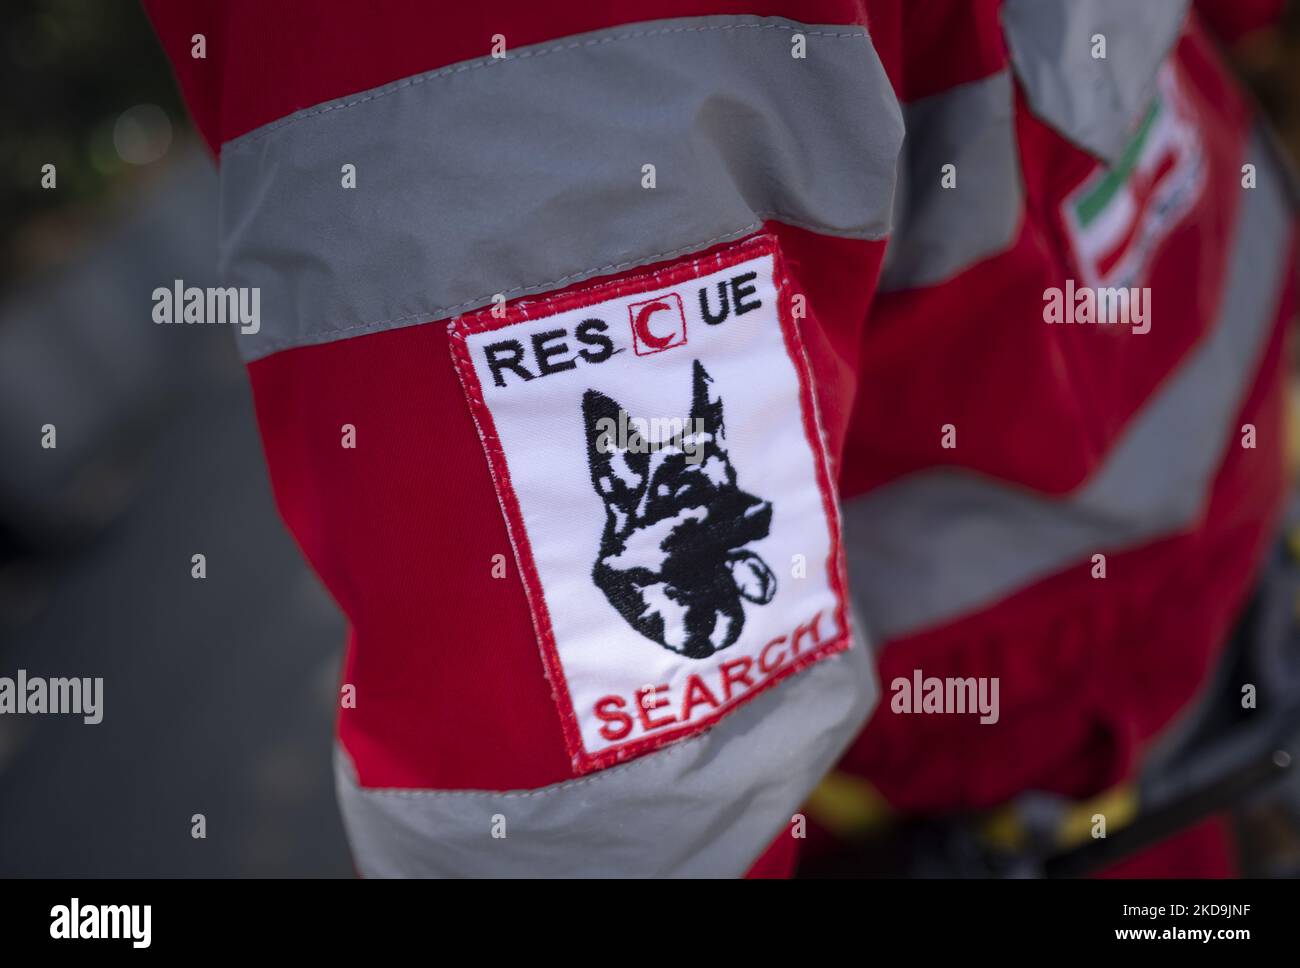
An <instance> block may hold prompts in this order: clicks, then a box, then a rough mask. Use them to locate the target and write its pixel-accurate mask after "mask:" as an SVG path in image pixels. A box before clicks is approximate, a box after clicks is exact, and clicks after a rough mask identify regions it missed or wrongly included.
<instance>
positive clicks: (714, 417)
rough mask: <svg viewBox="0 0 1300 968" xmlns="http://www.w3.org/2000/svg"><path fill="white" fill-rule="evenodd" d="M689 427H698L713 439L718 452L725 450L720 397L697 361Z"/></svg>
mask: <svg viewBox="0 0 1300 968" xmlns="http://www.w3.org/2000/svg"><path fill="white" fill-rule="evenodd" d="M691 426H692V428H696V427H698V428H699V429H701V430H703V431H704V432H705V433H706V434H709V435H710V436H712V438H713V443H714V445H715V446H716V447H717V448H718V450H721V451H725V450H726V449H727V437H726V428H725V427H724V426H723V423H722V397H721V396H720V395H719V394H718V391H717V390H716V389H715V388H714V386H713V377H711V376H709V372H708V370H706V369H704V365H703V364H702V363H701V362H700V361H699V360H696V361H695V379H694V386H693V387H692V388H691Z"/></svg>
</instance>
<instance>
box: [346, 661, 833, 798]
mask: <svg viewBox="0 0 1300 968" xmlns="http://www.w3.org/2000/svg"><path fill="white" fill-rule="evenodd" d="M847 641H848V645H847V646H846V647H845V648H844V649H841V650H840V651H838V652H830V653H827V654H825V655H823V656H821V657H819V658H818V660H817V662H814V663H812V664H811V665H817V664H819V663H821V662H834V661H838V660H843V659H845V658H846V657H847V656H848V654H849V651H850V650H851V648H852V645H853V639H852V637H849V638H848V640H847ZM811 665H810V666H807V667H805V669H802V670H800V671H801V672H802V671H806V669H807V668H810V667H811ZM796 678H797V677H796V676H794V675H790V676H787V677H786V678H785V679H783V680H781V681H780V682H776V683H773V684H772V686H773V687H775V686H780V685H782V684H783V683H788V682H793V681H795V680H796ZM719 722H721V720H719ZM714 725H715V726H716V725H717V724H714ZM708 736H709V733H708V732H701V733H697V734H696V735H694V736H688V737H685V738H683V739H679V740H677V741H676V742H675V743H670V744H668V745H666V746H661V747H660V748H659V749H656V750H652V751H650V752H649V753H645V754H643V755H642V756H641V757H640V758H638V759H635V760H631V761H629V762H626V763H619V764H617V765H615V766H609V767H606V768H604V769H600V770H596V771H595V772H593V773H590V774H588V775H587V776H580V777H575V778H574V779H572V780H564V781H562V782H560V783H556V784H554V785H552V786H548V787H543V788H542V789H540V790H511V791H500V792H498V791H495V790H401V789H397V788H394V787H366V786H362V785H361V783H360V781H359V780H357V779H356V776H355V764H353V776H352V778H351V780H352V785H353V787H354V788H355V789H356V791H357V792H358V793H360V794H362V795H364V796H376V797H399V798H403V799H417V800H420V799H442V798H456V797H462V798H467V799H468V798H484V799H501V800H532V799H536V798H538V797H548V796H554V795H556V794H560V793H567V792H568V791H569V790H572V789H573V788H574V787H580V786H585V785H587V784H590V783H596V782H599V781H609V782H613V781H614V780H616V779H617V778H618V776H619V774H622V773H624V772H626V771H627V770H630V769H634V768H636V767H637V766H638V765H640V764H642V763H645V762H647V761H649V760H650V759H651V758H652V757H653V758H656V759H658V758H662V757H667V756H672V755H675V754H679V753H682V752H685V751H686V750H688V749H691V748H693V747H694V746H695V745H697V744H698V743H700V742H701V741H703V740H704V739H706V738H708ZM348 758H349V759H351V756H350V755H349V757H348Z"/></svg>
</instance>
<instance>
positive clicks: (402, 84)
mask: <svg viewBox="0 0 1300 968" xmlns="http://www.w3.org/2000/svg"><path fill="white" fill-rule="evenodd" d="M713 30H788V31H792V32H796V33H801V34H803V35H804V36H806V37H830V38H838V39H854V38H856V39H859V40H866V39H868V37H867V34H866V32H865V31H862V30H859V31H852V32H847V31H846V32H842V33H835V32H831V31H825V30H808V29H805V28H802V27H799V26H794V25H790V24H774V23H767V24H715V25H712V26H708V27H661V28H659V29H657V30H638V31H630V32H628V33H623V34H614V35H612V36H608V37H593V38H590V39H588V40H584V41H579V42H577V43H572V44H557V45H555V46H552V47H544V48H541V49H534V50H525V51H523V52H522V53H520V54H508V55H507V56H506V57H504V58H489V59H484V60H476V61H472V62H470V63H468V64H460V65H457V66H454V67H442V68H439V69H438V70H435V71H428V72H426V73H424V74H417V75H415V76H414V77H408V78H406V79H405V80H402V81H399V82H397V83H396V84H392V85H390V86H388V87H383V88H380V89H379V90H377V91H375V92H374V93H372V94H367V95H364V96H363V97H359V98H355V99H353V100H351V101H344V102H342V103H339V104H326V105H323V106H321V107H319V108H312V109H309V110H307V111H306V112H304V113H302V114H297V115H294V116H292V117H288V118H284V119H283V120H281V121H275V122H272V123H271V124H269V125H266V126H265V127H263V128H260V129H259V130H257V131H250V132H249V133H248V134H245V135H242V136H240V137H238V138H232V139H231V140H230V141H228V142H226V144H225V146H224V147H223V148H222V152H223V153H224V152H226V151H229V150H233V149H238V148H242V147H243V146H245V145H250V144H254V143H256V142H258V141H262V140H263V139H265V138H268V137H270V136H271V135H272V134H274V133H276V132H277V131H281V130H283V129H285V128H288V127H291V126H293V125H295V124H298V123H299V122H301V121H307V120H310V119H311V118H317V117H320V116H321V115H322V114H327V113H329V112H331V111H341V110H343V109H344V108H351V107H355V106H356V105H358V104H366V103H368V102H370V101H377V100H379V99H380V98H383V97H387V96H388V95H390V94H395V93H397V92H398V91H401V90H404V89H405V88H408V87H414V86H415V85H416V84H423V83H424V82H425V81H433V80H437V79H439V78H443V77H450V76H451V75H453V74H461V73H464V72H465V71H473V70H480V69H482V68H484V67H492V66H494V65H497V64H508V63H510V62H511V61H519V60H525V59H527V58H529V57H545V56H546V55H547V54H554V53H559V52H563V51H569V50H578V49H580V48H583V47H596V46H599V45H601V44H612V43H614V42H615V41H621V40H633V39H636V38H641V37H656V36H661V35H664V34H689V33H706V32H708V31H713Z"/></svg>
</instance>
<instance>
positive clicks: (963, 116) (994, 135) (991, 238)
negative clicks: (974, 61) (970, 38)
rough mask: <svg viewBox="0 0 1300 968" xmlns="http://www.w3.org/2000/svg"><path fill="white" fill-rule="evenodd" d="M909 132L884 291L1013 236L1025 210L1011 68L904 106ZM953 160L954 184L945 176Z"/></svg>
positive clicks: (934, 276)
mask: <svg viewBox="0 0 1300 968" xmlns="http://www.w3.org/2000/svg"><path fill="white" fill-rule="evenodd" d="M903 121H904V126H905V128H906V130H907V138H906V140H905V141H904V142H903V155H902V163H901V164H900V165H899V174H898V180H899V191H898V192H897V193H896V195H895V200H894V237H893V238H892V239H890V242H889V249H888V251H887V253H886V255H885V267H884V269H883V271H882V272H881V279H880V288H881V290H882V291H890V290H895V289H907V288H912V287H917V286H932V285H935V284H937V283H940V282H943V281H944V280H946V279H949V278H951V277H952V276H955V275H957V273H959V272H961V271H962V270H964V269H968V268H970V267H971V266H972V265H974V264H975V263H977V262H980V261H981V260H983V259H987V258H989V257H990V256H993V255H997V254H998V253H999V252H1003V251H1005V250H1006V249H1007V248H1008V247H1010V245H1011V244H1012V243H1013V242H1014V241H1015V238H1016V232H1017V230H1018V229H1019V227H1020V220H1021V217H1022V215H1023V211H1024V204H1023V196H1024V193H1023V189H1022V187H1021V182H1020V154H1019V150H1018V148H1017V144H1016V130H1015V118H1014V111H1013V101H1012V91H1011V73H1010V71H1001V72H999V73H997V74H993V75H991V76H989V77H986V78H982V79H980V80H978V81H973V82H971V83H969V84H962V85H960V86H958V87H954V88H952V89H951V90H948V91H944V92H943V93H941V94H935V95H933V96H931V97H927V98H922V99H921V100H919V101H912V102H910V103H908V104H906V105H904V106H903ZM948 164H952V165H955V166H956V185H955V186H954V187H951V188H944V187H943V185H942V184H941V182H940V178H941V175H942V169H943V166H944V165H948Z"/></svg>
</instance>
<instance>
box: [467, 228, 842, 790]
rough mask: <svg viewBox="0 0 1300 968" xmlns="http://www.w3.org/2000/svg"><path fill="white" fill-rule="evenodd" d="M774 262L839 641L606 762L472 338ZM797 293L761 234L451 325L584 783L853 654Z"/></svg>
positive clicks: (833, 505) (609, 754)
mask: <svg viewBox="0 0 1300 968" xmlns="http://www.w3.org/2000/svg"><path fill="white" fill-rule="evenodd" d="M764 255H770V256H772V265H773V276H774V279H773V282H774V283H775V286H776V291H777V319H778V321H779V322H780V325H781V333H782V336H783V337H784V341H785V348H786V353H787V354H788V355H789V357H790V362H791V363H792V364H793V365H794V368H795V373H796V374H797V376H798V380H799V404H800V410H801V416H802V418H803V426H804V436H805V437H806V438H807V440H808V445H809V447H810V448H811V449H812V453H813V456H814V458H815V460H814V463H815V464H816V470H817V486H818V488H819V490H820V491H821V496H822V506H823V509H824V510H825V512H826V520H827V524H828V526H829V528H830V554H829V556H828V560H827V562H826V570H827V574H828V576H829V578H830V585H831V591H832V593H833V594H834V596H835V619H836V624H837V626H838V628H839V634H838V635H837V636H835V638H833V639H831V640H830V641H829V642H826V643H824V644H822V645H820V646H818V647H817V648H816V649H814V650H813V651H811V652H809V653H807V654H805V655H802V656H800V657H799V658H798V659H796V660H795V661H794V662H792V663H790V664H789V665H788V666H785V667H783V668H782V669H780V670H779V671H778V672H777V673H776V674H774V675H772V676H771V677H769V678H768V679H766V680H764V681H763V682H762V683H761V684H760V685H759V686H758V687H757V688H755V689H752V690H750V691H749V692H747V693H745V695H744V696H742V697H741V698H739V699H737V700H735V701H734V702H731V703H728V704H727V705H724V706H723V707H721V708H720V709H717V710H716V711H714V712H712V713H710V714H708V715H707V716H703V717H701V718H700V719H698V720H696V721H695V722H691V723H686V724H683V725H681V726H677V727H671V728H667V729H664V730H663V731H662V732H656V733H654V734H652V735H650V736H643V737H642V738H640V739H637V740H632V741H630V742H627V743H621V744H618V745H616V746H612V747H607V748H605V749H604V750H601V751H600V752H599V753H595V754H592V753H589V752H587V749H586V747H585V746H584V745H583V742H582V731H581V728H580V727H579V724H578V716H577V711H576V710H575V709H574V705H573V699H572V697H571V696H570V695H569V688H568V682H567V680H566V679H565V676H564V666H563V664H562V663H561V661H560V655H559V651H558V650H557V648H556V645H555V633H554V629H553V628H552V626H551V616H550V612H549V611H548V609H547V606H546V596H545V593H544V590H543V588H542V583H541V577H540V576H539V575H538V573H537V567H536V565H535V564H534V561H533V553H532V548H531V546H530V545H529V541H528V532H527V529H526V528H525V526H524V518H523V512H522V510H521V508H520V506H519V498H518V496H517V495H516V494H515V489H514V486H513V485H512V484H511V481H510V469H509V465H508V462H507V461H506V456H505V452H504V450H503V449H502V446H501V439H500V437H499V436H498V435H497V431H496V425H495V424H494V423H493V420H492V411H491V409H490V408H489V407H488V405H487V402H486V401H485V400H484V399H483V391H482V387H481V386H480V385H479V381H478V374H477V372H476V371H475V369H474V364H473V361H472V360H471V359H470V353H469V346H468V344H467V342H466V337H467V336H469V335H471V334H477V333H484V332H490V331H492V330H497V329H504V328H506V327H507V326H514V325H516V324H518V323H523V322H527V321H529V320H534V319H540V318H544V317H546V316H551V315H554V314H556V313H561V312H566V311H567V310H570V309H580V308H582V307H585V306H590V305H593V304H595V303H601V302H606V301H608V300H611V299H618V298H621V297H623V296H633V295H648V294H649V293H651V292H653V291H655V290H660V289H668V288H671V287H673V286H676V285H680V284H681V283H683V282H688V281H691V280H693V279H698V278H699V277H701V276H704V275H709V274H711V273H714V272H719V271H721V270H723V269H727V268H730V267H731V266H734V265H739V264H740V263H743V262H748V261H750V260H751V259H756V258H759V257H761V256H764ZM791 299H792V293H791V285H790V278H789V275H788V273H787V271H786V267H785V261H784V259H783V258H782V256H781V250H780V245H779V243H778V242H777V239H776V237H775V236H774V235H771V234H766V233H761V234H757V235H754V236H750V237H749V238H747V239H744V240H742V241H740V242H735V243H731V244H729V245H726V246H723V247H721V248H719V249H717V250H715V251H713V252H712V253H711V254H708V255H705V256H700V257H697V258H694V259H691V260H690V261H687V262H677V263H672V264H670V265H668V266H667V267H665V268H663V269H657V270H651V271H648V272H641V273H637V274H634V275H629V276H626V277H623V278H620V279H616V280H613V281H610V282H604V283H597V284H595V285H593V286H590V287H587V288H583V289H576V290H571V291H566V292H563V293H560V294H558V295H554V296H548V297H544V298H541V299H527V298H525V299H521V300H519V301H518V302H515V303H513V304H510V305H508V306H507V307H506V311H505V314H504V315H503V316H501V317H500V318H495V317H493V315H492V309H491V308H484V309H480V310H477V311H476V312H473V313H467V314H465V315H464V316H459V317H456V318H453V319H452V320H451V322H450V323H448V324H447V335H448V344H449V347H450V350H451V359H452V365H453V366H454V367H455V370H456V375H457V376H458V377H459V379H460V384H461V388H462V389H463V390H464V392H465V399H466V402H467V403H468V405H469V409H470V415H471V416H472V417H473V419H474V425H475V427H476V428H477V430H478V435H479V440H480V442H481V443H482V445H483V452H484V455H485V456H486V458H487V462H488V470H489V472H490V473H491V475H492V483H493V485H494V487H495V489H496V494H497V502H498V503H499V504H500V506H501V513H502V515H503V516H504V518H505V522H506V530H507V532H508V534H509V537H510V544H511V548H512V550H513V552H514V556H515V563H516V565H517V566H518V569H519V574H520V576H521V577H522V581H523V586H524V595H525V597H526V598H527V600H528V610H529V613H530V614H531V616H532V620H533V629H534V631H535V632H536V634H537V639H538V642H539V644H540V648H541V654H542V664H543V667H544V669H545V671H546V678H547V681H548V682H549V683H550V685H551V693H552V698H553V699H554V700H555V705H556V708H557V711H558V712H559V715H560V723H561V727H562V730H563V733H564V744H565V747H566V748H567V750H568V753H569V760H570V762H571V764H572V766H573V769H574V772H575V773H576V774H578V775H582V774H586V773H591V772H593V771H595V770H600V769H605V768H607V767H610V766H614V765H615V764H618V763H624V762H627V761H628V760H631V759H634V758H636V757H638V756H641V755H644V754H646V753H649V752H652V751H653V750H657V749H660V748H662V747H664V746H667V745H668V744H669V743H674V742H677V741H679V740H683V739H686V738H688V737H690V736H695V735H698V734H700V733H702V732H704V731H705V730H706V729H709V728H711V727H712V726H714V725H716V724H717V723H718V722H719V721H720V720H721V719H722V718H723V717H725V716H727V715H728V714H730V713H732V712H734V711H735V710H737V709H739V708H740V707H741V706H743V705H745V704H746V703H748V702H749V701H750V700H752V699H753V698H754V697H756V696H758V695H761V694H762V693H764V692H766V691H767V690H769V689H771V688H772V687H774V686H776V685H778V684H780V683H781V682H784V681H785V680H786V679H787V678H789V677H790V676H793V675H795V674H796V673H798V672H801V671H803V670H804V669H806V668H807V667H808V666H810V665H812V664H813V663H814V662H818V661H820V660H822V659H825V658H827V657H829V656H831V655H834V654H836V653H839V652H844V651H846V650H847V649H848V648H849V646H850V644H851V632H850V629H849V623H848V614H847V608H846V607H845V602H846V600H847V593H846V591H845V589H846V588H847V579H846V575H845V562H844V551H843V545H842V542H841V538H840V514H839V504H838V502H837V501H836V499H835V491H834V489H833V487H832V483H831V482H832V478H831V469H830V463H829V460H828V458H827V454H826V446H825V442H824V440H825V438H824V434H823V432H822V429H821V420H820V417H819V415H818V411H817V401H816V397H815V395H814V394H813V390H812V380H811V377H810V373H809V371H810V367H809V363H808V356H807V353H806V352H805V350H804V346H803V340H802V338H801V336H800V334H799V328H798V326H796V325H795V323H794V321H793V319H794V317H793V312H792V305H791Z"/></svg>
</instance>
